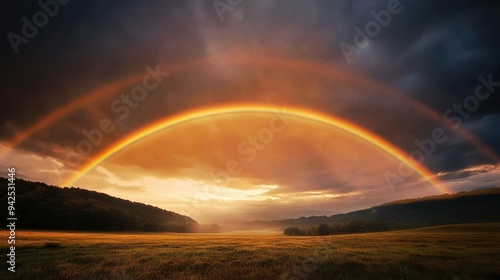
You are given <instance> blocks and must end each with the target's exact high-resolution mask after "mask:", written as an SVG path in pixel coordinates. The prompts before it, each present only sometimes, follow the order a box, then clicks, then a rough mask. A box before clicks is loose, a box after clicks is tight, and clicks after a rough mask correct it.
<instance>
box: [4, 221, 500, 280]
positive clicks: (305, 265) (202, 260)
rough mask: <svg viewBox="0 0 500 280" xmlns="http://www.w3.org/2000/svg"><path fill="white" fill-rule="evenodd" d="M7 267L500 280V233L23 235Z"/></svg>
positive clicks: (112, 273) (161, 274) (32, 271)
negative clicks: (13, 258) (13, 257)
mask: <svg viewBox="0 0 500 280" xmlns="http://www.w3.org/2000/svg"><path fill="white" fill-rule="evenodd" d="M2 234H3V236H7V234H8V233H6V232H5V231H2ZM0 250H1V252H2V255H3V256H4V257H3V258H4V260H6V257H5V254H4V252H5V253H8V252H7V247H6V242H2V247H1V248H0ZM3 262H4V266H3V270H2V272H1V273H0V278H1V279H30V280H34V279H72V280H73V279H116V280H118V279H124V280H125V279H126V280H132V279H448V280H454V279H457V280H462V279H500V224H466V225H452V226H439V227H431V228H422V229H414V230H405V231H395V232H383V233H370V234H353V235H333V236H301V237H295V236H284V235H282V233H281V232H266V231H251V232H232V233H220V234H180V233H179V234H172V233H82V232H45V231H23V230H19V231H18V232H17V241H16V272H15V273H12V272H9V271H7V267H8V266H7V265H6V264H5V261H3Z"/></svg>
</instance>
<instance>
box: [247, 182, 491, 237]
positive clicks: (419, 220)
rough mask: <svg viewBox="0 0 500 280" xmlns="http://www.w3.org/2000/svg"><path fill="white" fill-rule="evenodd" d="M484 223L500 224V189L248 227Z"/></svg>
mask: <svg viewBox="0 0 500 280" xmlns="http://www.w3.org/2000/svg"><path fill="white" fill-rule="evenodd" d="M363 222H365V223H363ZM482 222H500V188H492V189H487V190H476V191H467V192H459V193H455V194H446V195H438V196H430V197H424V198H416V199H408V200H400V201H394V202H390V203H387V204H383V205H379V206H374V207H371V208H369V209H364V210H358V211H354V212H349V213H345V214H337V215H332V216H312V217H301V218H298V219H288V220H278V221H255V222H250V223H247V225H246V226H247V228H276V229H283V228H285V227H309V226H318V225H320V224H347V223H349V224H351V223H352V224H360V225H362V226H369V225H372V224H374V225H376V226H377V227H381V226H382V227H383V228H385V229H409V228H417V227H427V226H437V225H449V224H462V223H482Z"/></svg>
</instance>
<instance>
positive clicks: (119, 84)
mask: <svg viewBox="0 0 500 280" xmlns="http://www.w3.org/2000/svg"><path fill="white" fill-rule="evenodd" d="M213 59H214V58H213V57H205V58H201V59H198V60H194V61H188V62H181V63H175V64H165V65H162V67H161V70H162V71H168V72H179V71H184V70H187V69H191V68H196V67H205V66H207V65H209V64H210V63H213ZM226 60H227V61H229V62H226V63H228V64H235V65H260V66H271V67H276V68H283V69H296V70H301V71H307V72H310V73H316V74H318V75H322V76H324V77H332V78H338V79H341V80H343V81H346V82H349V83H353V84H355V85H359V86H361V87H364V88H369V89H371V90H374V91H377V92H379V93H382V94H385V95H387V96H389V97H391V98H395V99H396V100H399V101H401V102H403V103H405V104H408V105H410V106H411V107H413V108H414V109H416V110H417V111H418V112H420V113H421V114H422V115H424V116H426V117H428V118H429V119H431V120H434V121H436V122H438V123H441V124H442V125H443V126H444V127H448V128H450V129H452V131H454V133H456V134H457V135H459V136H460V137H462V138H463V139H464V140H466V141H468V142H470V143H471V144H473V145H474V146H475V147H477V148H478V149H479V150H480V151H481V152H482V153H483V154H484V155H486V156H487V157H488V158H490V159H491V160H492V161H493V162H500V157H499V156H498V155H497V154H496V153H495V151H493V150H492V149H491V148H490V147H488V146H487V145H486V144H484V143H482V142H481V140H479V139H478V138H477V137H475V136H474V135H473V134H471V133H469V132H468V131H467V130H465V129H463V128H458V129H456V130H455V129H453V128H452V126H451V124H450V123H447V122H446V121H445V120H444V119H443V117H442V116H441V115H440V114H439V113H437V112H436V111H434V110H433V109H431V108H430V107H428V106H426V105H425V104H422V103H420V102H419V101H417V100H415V99H412V98H411V97H408V96H407V95H405V94H403V93H402V92H400V91H398V90H395V89H392V88H390V87H387V86H385V85H382V84H380V83H378V82H376V81H374V80H370V79H368V78H364V77H361V76H357V75H354V74H352V73H349V72H346V71H343V70H340V69H337V68H332V67H331V66H329V65H325V64H321V63H317V62H311V61H305V60H300V59H285V58H279V57H265V56H259V55H256V54H254V53H253V54H245V53H230V54H228V55H226ZM144 75H145V73H144V72H139V73H136V74H133V75H131V76H128V77H126V78H124V79H121V80H117V81H114V82H111V83H108V84H106V85H104V86H103V87H101V88H98V89H96V90H93V91H91V92H89V93H87V94H85V95H84V96H83V97H81V98H79V99H76V100H74V101H72V102H71V103H69V104H67V105H64V106H62V107H59V108H57V109H56V110H54V111H52V112H51V113H50V114H48V115H46V116H44V117H42V118H41V119H40V120H38V121H37V122H36V123H35V124H33V125H32V126H30V127H28V128H27V129H26V130H24V131H21V132H20V133H19V134H18V135H16V136H15V137H14V138H13V139H12V140H10V141H8V142H9V146H10V147H11V148H14V147H16V146H17V145H19V144H20V143H22V142H24V141H25V140H26V139H28V138H29V137H30V136H32V135H33V134H35V133H36V132H38V131H40V130H42V129H44V128H46V127H48V126H49V125H51V124H53V123H54V122H55V121H57V120H59V119H60V118H62V117H64V116H66V115H68V114H70V113H72V112H74V111H75V110H77V109H78V108H82V107H84V106H85V105H88V104H91V103H92V102H95V101H97V100H100V99H102V98H105V97H108V96H110V95H112V94H115V93H116V92H118V91H119V90H122V89H124V88H126V87H128V86H132V85H134V84H135V83H137V82H138V81H140V80H141V79H142V78H143V77H144ZM368 92H370V91H368ZM2 156H3V154H0V157H2Z"/></svg>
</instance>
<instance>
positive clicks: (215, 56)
mask: <svg viewBox="0 0 500 280" xmlns="http://www.w3.org/2000/svg"><path fill="white" fill-rule="evenodd" d="M437 2H438V1H410V0H406V1H403V0H402V1H394V0H390V1H386V0H384V1H375V0H370V1H326V0H325V1H295V0H292V1H278V0H269V1H263V0H262V1H253V0H252V1H250V0H240V1H239V0H233V1H228V0H216V1H186V0H179V1H165V0H164V1H147V3H145V2H144V1H97V0H95V1H80V0H72V1H62V0H59V1H55V0H52V1H51V0H48V1H40V3H42V4H39V3H38V1H22V3H18V2H12V3H8V4H4V8H3V10H2V11H3V16H2V17H1V19H0V20H1V21H2V25H1V28H2V33H3V34H4V37H3V38H4V39H3V40H2V41H1V63H2V75H0V85H1V87H2V91H1V100H2V110H0V121H1V122H0V126H1V127H2V129H1V130H0V168H1V169H2V170H4V171H3V172H5V171H6V170H7V168H9V167H16V169H17V176H18V177H20V178H24V179H29V180H33V181H43V182H46V183H49V184H54V185H60V186H69V185H71V186H78V187H82V188H86V189H92V190H97V191H100V192H104V193H108V194H111V195H113V196H117V197H121V198H126V199H130V200H133V201H140V202H144V203H148V204H153V205H156V206H159V207H162V208H165V209H168V210H173V211H176V212H179V213H181V214H187V215H190V216H192V217H193V218H195V219H196V220H198V221H200V222H217V221H223V220H232V219H244V220H253V219H279V218H292V217H299V216H303V215H323V214H325V215H329V214H332V213H337V212H345V211H351V210H356V209H360V208H366V207H370V206H373V205H376V204H380V203H384V202H388V201H391V200H395V199H402V198H410V197H420V196H426V195H433V194H439V193H442V192H456V191H463V190H471V189H477V188H487V187H495V186H497V187H498V186H499V185H500V183H499V182H500V165H499V164H498V161H499V157H498V154H500V130H499V129H498V128H499V127H500V106H499V105H500V98H499V96H498V92H499V91H500V68H499V67H500V66H499V65H500V55H499V54H498V50H500V39H499V38H498V36H497V34H498V27H499V26H500V16H499V15H500V5H499V4H498V2H497V1H480V2H478V3H471V1H439V3H437ZM44 3H45V4H44ZM497 81H498V82H497ZM257 107H258V108H261V109H262V108H265V110H264V109H262V110H253V111H252V110H250V109H248V110H246V111H245V110H244V108H257ZM206 108H212V110H215V111H217V110H218V112H222V111H224V110H226V111H225V112H226V113H225V114H207V113H206V112H207V109H206ZM213 108H216V109H213ZM224 108H225V109H224ZM228 108H240V110H232V111H231V110H229V111H230V112H228ZM241 108H243V109H241ZM203 112H205V113H203ZM300 112H302V113H300ZM303 112H309V114H304V113H303ZM176 116H182V117H184V119H183V122H181V123H180V122H176V121H175V120H178V118H176ZM312 116H316V117H312ZM317 116H322V117H324V118H323V120H325V119H328V120H329V121H326V122H325V121H323V122H322V121H320V119H319V118H318V117H317ZM169 124H175V125H169ZM341 124H348V125H345V126H342V125H341ZM155 125H156V129H150V130H149V132H150V133H143V134H142V136H144V137H142V136H141V137H135V138H134V135H135V136H137V135H138V133H139V134H140V132H141V131H142V132H144V131H147V129H148V128H152V127H155ZM346 127H347V129H346ZM362 132H363V133H362ZM365 132H366V133H368V134H370V135H375V136H376V138H377V139H382V141H378V142H377V141H373V139H374V138H370V137H368V138H367V137H366V135H367V134H366V133H365ZM364 133H365V134H364ZM139 138H140V139H139ZM127 140H129V141H128V142H127ZM132 140H133V141H132ZM124 141H125V142H126V144H127V145H122V146H120V149H118V148H117V143H118V144H120V143H121V144H123V143H125V142H124ZM384 143H385V144H384ZM386 144H387V145H386ZM113 148H115V149H114V150H113V153H108V154H107V155H106V152H109V151H110V150H112V149H113ZM103 155H106V156H103ZM398 155H399V156H398ZM401 155H404V156H401ZM97 159H102V160H97ZM4 176H5V175H4Z"/></svg>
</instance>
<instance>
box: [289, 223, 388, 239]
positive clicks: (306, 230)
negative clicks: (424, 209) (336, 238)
mask: <svg viewBox="0 0 500 280" xmlns="http://www.w3.org/2000/svg"><path fill="white" fill-rule="evenodd" d="M390 228H391V227H390V226H389V225H388V224H386V223H382V222H371V221H351V222H345V223H334V224H325V223H323V224H320V225H319V226H309V227H303V228H299V227H287V228H285V230H284V231H283V234H284V235H290V236H314V235H334V234H352V233H366V232H377V231H387V230H390Z"/></svg>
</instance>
